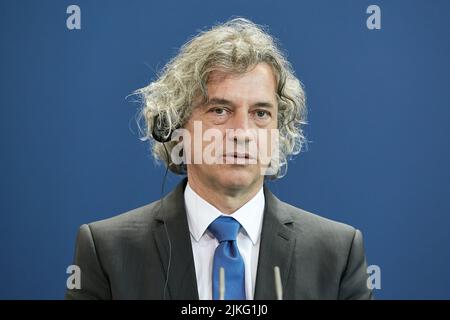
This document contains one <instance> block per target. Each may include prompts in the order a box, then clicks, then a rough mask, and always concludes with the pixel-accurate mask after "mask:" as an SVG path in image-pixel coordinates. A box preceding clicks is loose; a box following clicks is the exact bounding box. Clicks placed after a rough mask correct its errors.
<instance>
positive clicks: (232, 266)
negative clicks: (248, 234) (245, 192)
mask: <svg viewBox="0 0 450 320" xmlns="http://www.w3.org/2000/svg"><path fill="white" fill-rule="evenodd" d="M240 228H241V225H240V224H239V222H237V221H236V220H235V219H234V218H232V217H226V216H221V217H219V218H217V219H216V220H214V221H213V222H212V223H211V224H210V225H209V227H208V230H209V231H210V232H211V233H212V234H213V235H214V237H216V239H217V240H218V241H219V246H218V247H217V248H216V251H215V253H214V262H213V273H212V289H213V299H214V300H218V299H219V269H220V268H221V267H223V268H224V269H225V300H245V269H244V259H242V256H241V254H240V253H239V249H238V246H237V243H236V237H237V234H238V232H239V229H240Z"/></svg>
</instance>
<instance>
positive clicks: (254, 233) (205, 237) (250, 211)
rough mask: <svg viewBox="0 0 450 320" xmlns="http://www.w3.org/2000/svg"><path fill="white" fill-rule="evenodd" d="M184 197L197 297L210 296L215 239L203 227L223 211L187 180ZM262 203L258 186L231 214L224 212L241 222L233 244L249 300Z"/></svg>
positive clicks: (255, 268) (204, 298) (204, 297)
mask: <svg viewBox="0 0 450 320" xmlns="http://www.w3.org/2000/svg"><path fill="white" fill-rule="evenodd" d="M184 201H185V205H186V213H187V219H188V224H189V231H190V233H191V243H192V250H193V254H194V264H195V275H196V277H197V287H198V296H199V299H200V300H211V299H212V268H213V259H214V252H215V250H216V248H217V246H218V245H219V242H218V241H217V239H216V238H215V237H214V236H213V235H212V234H211V233H210V232H209V231H208V230H207V229H208V227H209V225H210V224H211V222H213V221H214V220H215V219H216V218H218V217H219V216H221V215H225V214H223V213H222V212H220V211H219V210H218V209H217V208H216V207H214V206H213V205H211V204H210V203H208V202H207V201H206V200H204V199H203V198H202V197H200V196H199V195H198V194H197V193H196V192H195V191H194V190H192V188H191V187H190V186H189V182H188V183H187V185H186V188H185V190H184ZM264 205H265V199H264V192H263V188H262V187H261V189H260V190H259V191H258V193H257V194H256V195H255V196H254V197H253V198H252V199H250V200H249V201H248V202H247V203H246V204H244V205H243V206H242V207H241V208H239V209H238V210H237V211H235V212H234V213H233V214H231V215H227V216H231V217H233V218H234V219H236V220H237V221H238V222H239V223H240V224H241V226H242V228H241V229H240V231H239V233H238V236H237V245H238V248H239V252H240V253H241V256H242V258H243V259H244V264H245V294H246V298H247V300H253V296H254V292H255V282H256V271H257V266H258V255H259V245H260V242H261V228H262V220H263V213H264Z"/></svg>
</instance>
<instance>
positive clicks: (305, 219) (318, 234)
mask: <svg viewBox="0 0 450 320" xmlns="http://www.w3.org/2000/svg"><path fill="white" fill-rule="evenodd" d="M282 205H283V207H284V208H285V210H286V211H287V212H288V213H289V214H290V216H291V217H292V220H293V222H294V228H296V229H300V230H301V232H303V233H307V234H310V235H311V236H313V237H315V238H321V239H330V240H332V241H336V240H337V241H339V242H341V241H344V242H348V241H350V242H351V241H352V240H353V238H354V236H355V232H356V229H355V228H354V227H353V226H350V225H348V224H345V223H342V222H339V221H334V220H331V219H328V218H325V217H323V216H321V215H318V214H315V213H312V212H309V211H306V210H304V209H301V208H298V207H295V206H293V205H291V204H288V203H285V202H283V203H282Z"/></svg>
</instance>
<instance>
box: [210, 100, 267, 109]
mask: <svg viewBox="0 0 450 320" xmlns="http://www.w3.org/2000/svg"><path fill="white" fill-rule="evenodd" d="M223 104H226V105H230V106H234V103H233V102H232V101H230V100H227V99H222V98H211V99H208V101H206V104H205V106H211V105H223ZM252 107H259V108H269V109H270V108H272V109H274V108H275V107H274V105H273V104H272V103H271V102H267V101H259V102H256V103H254V104H252Z"/></svg>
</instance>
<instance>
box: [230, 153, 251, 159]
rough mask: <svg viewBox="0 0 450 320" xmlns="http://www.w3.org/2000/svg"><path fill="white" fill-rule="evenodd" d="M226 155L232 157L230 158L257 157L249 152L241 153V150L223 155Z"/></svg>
mask: <svg viewBox="0 0 450 320" xmlns="http://www.w3.org/2000/svg"><path fill="white" fill-rule="evenodd" d="M223 156H224V157H230V158H236V159H238V158H241V159H255V158H254V157H251V156H250V155H249V154H248V153H239V152H230V153H226V154H224V155H223Z"/></svg>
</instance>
